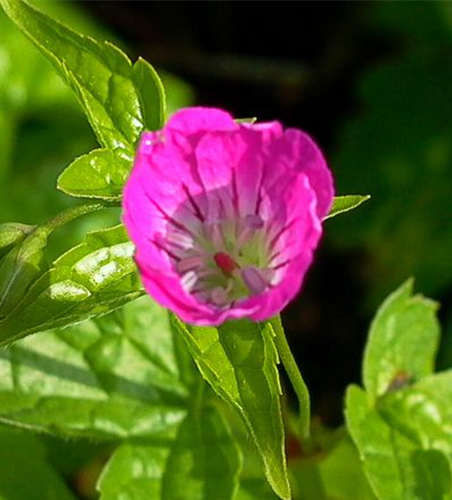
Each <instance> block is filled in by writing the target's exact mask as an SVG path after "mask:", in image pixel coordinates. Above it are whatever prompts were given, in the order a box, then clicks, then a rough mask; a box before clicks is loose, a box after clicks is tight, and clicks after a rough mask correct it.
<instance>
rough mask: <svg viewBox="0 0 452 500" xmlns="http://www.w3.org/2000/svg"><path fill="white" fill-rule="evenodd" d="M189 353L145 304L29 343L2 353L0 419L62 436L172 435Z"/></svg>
mask: <svg viewBox="0 0 452 500" xmlns="http://www.w3.org/2000/svg"><path fill="white" fill-rule="evenodd" d="M181 347H182V350H181ZM184 348H185V346H184V344H180V345H177V339H175V337H174V335H173V333H172V328H171V326H170V322H169V319H168V313H167V312H166V311H165V310H163V309H161V308H160V307H158V306H157V305H156V304H154V303H153V302H152V301H151V300H150V299H148V298H147V297H143V298H141V299H139V300H136V301H134V302H131V303H130V304H127V305H126V306H125V307H123V308H121V309H119V310H117V311H115V312H113V313H111V314H110V315H108V316H104V317H102V318H99V319H97V320H91V321H88V322H85V323H83V324H80V325H76V326H73V327H71V328H68V329H64V330H63V329H57V330H54V331H53V332H46V333H45V334H43V335H32V336H30V337H28V338H27V339H24V340H21V341H19V342H16V343H14V344H13V345H12V346H10V347H8V348H2V349H0V418H1V420H2V421H3V422H7V423H9V424H15V425H19V426H24V427H26V428H31V429H34V430H40V431H46V432H51V433H54V434H59V435H62V436H86V437H91V438H96V439H107V440H112V439H115V440H116V439H121V438H129V437H130V438H132V437H133V438H138V437H142V438H143V437H146V438H150V437H154V438H155V437H163V436H167V435H168V434H170V435H171V434H172V433H174V432H175V430H176V429H177V426H178V424H179V423H180V422H182V421H183V420H184V418H185V416H186V414H187V401H188V398H189V396H190V384H191V380H190V369H192V368H190V366H189V365H188V366H187V365H186V362H185V361H184V351H183V349H184Z"/></svg>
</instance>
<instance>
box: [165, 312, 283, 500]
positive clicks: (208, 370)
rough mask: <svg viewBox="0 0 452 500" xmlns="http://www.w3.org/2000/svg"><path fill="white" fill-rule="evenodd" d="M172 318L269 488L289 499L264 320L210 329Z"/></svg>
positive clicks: (273, 357) (269, 334)
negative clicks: (249, 443) (247, 440)
mask: <svg viewBox="0 0 452 500" xmlns="http://www.w3.org/2000/svg"><path fill="white" fill-rule="evenodd" d="M173 321H174V324H175V325H176V327H177V328H178V329H179V331H180V332H181V334H182V335H183V336H184V338H185V340H186V342H187V345H188V348H189V350H190V353H191V355H192V356H193V359H194V360H195V362H196V364H197V365H198V368H199V370H200V372H201V374H202V376H203V377H204V379H205V380H206V381H207V382H208V383H209V384H210V385H211V387H212V388H213V390H214V391H215V392H216V393H217V394H218V395H219V396H220V397H221V398H222V399H223V400H224V401H226V402H227V403H228V404H229V405H231V406H232V407H233V408H234V409H235V410H236V411H237V412H238V413H239V414H240V415H241V417H242V418H243V421H244V422H245V425H246V426H247V428H248V430H249V432H250V434H251V436H252V438H253V440H254V443H255V445H256V447H257V449H258V450H259V453H260V455H261V457H262V460H263V464H264V469H265V473H266V475H267V479H268V481H269V483H270V484H271V486H272V488H273V489H274V490H275V492H276V493H277V494H278V495H279V496H280V497H281V498H283V499H286V498H290V487H289V482H288V478H287V470H286V461H285V453H284V428H283V423H282V417H281V407H280V402H279V398H280V395H281V387H280V382H279V376H278V370H277V367H276V364H277V362H278V354H277V352H276V348H275V345H274V342H273V336H274V332H273V328H272V326H271V324H270V322H266V323H253V322H251V321H247V320H241V321H232V322H228V323H224V324H223V325H221V326H219V327H218V328H214V327H196V326H193V327H190V326H188V325H184V324H183V323H182V322H181V321H179V320H178V319H177V318H176V317H173Z"/></svg>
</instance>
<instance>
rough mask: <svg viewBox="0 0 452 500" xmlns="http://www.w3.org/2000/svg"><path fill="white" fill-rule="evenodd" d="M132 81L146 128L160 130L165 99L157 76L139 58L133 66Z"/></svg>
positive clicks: (150, 67)
mask: <svg viewBox="0 0 452 500" xmlns="http://www.w3.org/2000/svg"><path fill="white" fill-rule="evenodd" d="M132 80H133V82H134V84H135V88H136V90H137V93H138V99H139V101H140V105H141V112H142V113H143V118H144V123H145V126H146V128H147V129H148V130H159V129H161V128H162V126H163V124H164V123H165V120H166V97H165V89H164V87H163V85H162V82H161V80H160V77H159V75H158V74H157V72H156V71H155V69H154V68H153V67H152V66H151V65H150V64H149V63H148V62H147V61H146V60H145V59H142V58H141V57H139V58H138V60H137V62H136V63H135V64H134V65H133V70H132Z"/></svg>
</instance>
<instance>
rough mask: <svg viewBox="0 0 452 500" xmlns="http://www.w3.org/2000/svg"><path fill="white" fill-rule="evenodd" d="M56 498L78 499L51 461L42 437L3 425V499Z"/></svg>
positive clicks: (0, 469)
mask: <svg viewBox="0 0 452 500" xmlns="http://www.w3.org/2000/svg"><path fill="white" fill-rule="evenodd" d="M19 471H20V473H19ZM24 478H25V479H24ZM55 498H58V499H59V500H75V497H74V496H73V495H72V493H71V492H70V491H69V489H68V487H67V486H66V485H65V484H64V482H63V480H62V479H61V478H60V477H59V476H58V474H57V473H56V472H55V470H54V469H53V468H52V467H51V465H50V464H49V463H48V461H47V458H46V456H45V450H44V448H43V446H42V445H41V443H40V442H39V441H38V439H37V438H36V437H34V436H32V435H31V434H29V433H27V434H25V433H24V432H20V431H17V430H10V429H6V428H3V427H0V500H54V499H55Z"/></svg>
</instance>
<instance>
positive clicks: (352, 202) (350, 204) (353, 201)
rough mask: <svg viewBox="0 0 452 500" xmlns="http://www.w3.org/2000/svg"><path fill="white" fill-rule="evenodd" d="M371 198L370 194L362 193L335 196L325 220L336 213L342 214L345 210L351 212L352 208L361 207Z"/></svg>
mask: <svg viewBox="0 0 452 500" xmlns="http://www.w3.org/2000/svg"><path fill="white" fill-rule="evenodd" d="M369 199H370V196H369V195H365V196H363V195H360V194H350V195H346V196H335V198H334V200H333V206H332V207H331V210H330V213H329V214H328V215H327V216H326V217H325V219H324V220H326V219H331V217H335V216H336V215H340V214H343V213H345V212H349V211H350V210H354V209H355V208H357V207H359V206H360V205H361V204H362V203H364V202H365V201H367V200H369Z"/></svg>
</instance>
